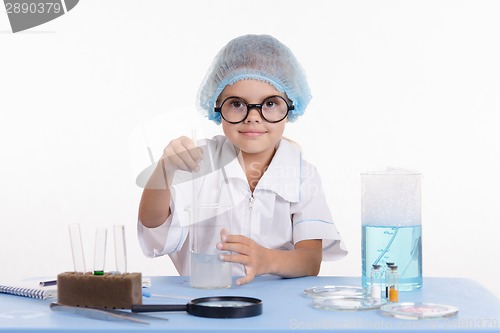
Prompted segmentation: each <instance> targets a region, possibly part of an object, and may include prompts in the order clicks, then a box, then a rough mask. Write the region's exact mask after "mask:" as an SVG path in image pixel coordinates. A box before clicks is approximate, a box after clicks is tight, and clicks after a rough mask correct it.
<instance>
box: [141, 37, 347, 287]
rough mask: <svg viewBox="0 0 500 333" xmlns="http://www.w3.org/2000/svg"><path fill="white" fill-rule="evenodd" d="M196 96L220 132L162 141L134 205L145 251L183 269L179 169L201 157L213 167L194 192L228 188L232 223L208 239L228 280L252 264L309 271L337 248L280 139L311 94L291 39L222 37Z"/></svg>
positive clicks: (311, 176)
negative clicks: (229, 273) (199, 143)
mask: <svg viewBox="0 0 500 333" xmlns="http://www.w3.org/2000/svg"><path fill="white" fill-rule="evenodd" d="M198 97H199V104H200V108H201V110H202V111H203V112H204V114H205V115H207V116H208V118H209V119H210V120H212V121H214V122H216V123H218V124H221V123H222V129H223V131H224V134H225V135H224V136H216V137H214V138H213V139H211V140H207V141H206V147H207V149H206V150H203V149H201V148H198V147H196V146H195V143H194V142H193V141H192V140H190V139H189V138H187V137H180V138H178V139H175V140H173V141H171V142H170V143H169V144H168V146H167V147H166V148H165V149H164V153H163V156H162V158H161V163H158V166H157V167H156V169H155V172H154V173H153V175H152V176H151V178H150V179H149V181H148V184H147V185H146V187H145V189H144V192H143V195H142V198H141V202H140V207H139V222H138V235H139V242H140V244H141V247H142V249H143V251H144V253H145V254H146V255H147V256H150V257H155V256H160V255H164V254H169V256H170V257H171V259H172V261H173V262H174V265H175V267H176V268H177V270H178V272H179V273H180V274H181V275H189V273H190V272H189V253H188V252H189V246H188V245H187V243H188V242H187V241H186V238H187V230H188V228H186V226H185V223H183V221H185V220H186V219H187V218H188V216H186V212H185V207H187V206H188V205H189V204H190V203H191V201H192V200H193V199H192V187H191V185H189V182H183V179H184V178H183V177H184V176H183V175H185V174H186V172H189V174H191V172H197V171H200V169H202V168H205V166H206V164H207V161H208V160H210V164H211V165H214V164H215V165H216V166H217V167H216V169H217V170H210V171H212V172H210V173H208V174H207V175H206V176H204V177H203V181H202V182H201V183H202V188H201V190H200V195H202V196H203V195H204V197H205V198H213V197H214V196H216V195H219V196H220V193H221V192H222V189H223V187H224V186H226V187H227V188H228V192H229V193H230V194H229V196H230V199H231V203H232V206H233V207H232V209H233V226H234V227H233V226H232V227H231V230H230V232H231V233H230V234H227V233H223V234H221V241H220V243H218V244H217V248H218V249H219V250H223V251H228V252H230V253H231V254H225V255H223V256H221V258H220V259H221V260H223V261H226V262H231V263H235V264H240V265H233V275H237V276H243V277H242V278H240V279H238V280H237V281H236V284H244V283H248V282H250V281H252V280H253V279H254V277H255V276H257V275H261V274H275V275H278V276H282V277H288V278H291V277H300V276H307V275H317V274H318V273H319V269H320V265H321V261H322V260H334V259H338V258H341V257H343V256H345V255H346V254H347V251H346V249H345V246H344V244H343V241H342V239H341V237H340V234H339V233H338V231H337V228H336V227H335V224H334V223H333V221H332V217H331V214H330V211H329V209H328V205H327V203H326V200H325V196H324V194H323V191H322V188H321V183H320V178H319V175H318V173H317V171H316V168H314V167H313V166H312V165H311V164H309V163H307V162H306V161H304V160H303V159H302V157H301V153H300V150H299V149H298V148H297V147H296V146H295V145H294V144H292V143H291V142H290V141H289V140H286V139H283V131H284V129H285V126H286V123H287V122H288V121H295V120H296V118H297V117H299V116H301V115H302V114H303V113H304V110H305V108H306V106H307V104H308V103H309V101H310V98H311V97H310V92H309V87H308V84H307V82H306V79H305V75H304V73H303V70H302V68H301V66H300V64H299V63H298V62H297V60H296V59H295V57H294V55H293V54H292V52H291V51H290V49H289V48H288V47H286V46H285V45H283V44H282V43H281V42H279V41H278V40H276V39H275V38H273V37H271V36H268V35H246V36H241V37H238V38H236V39H234V40H232V41H230V42H229V43H228V44H227V45H226V46H225V47H224V48H223V49H222V50H221V51H220V52H219V53H218V55H217V56H216V58H215V59H214V61H213V63H212V66H211V68H210V69H209V71H208V74H207V76H206V77H205V79H204V82H203V83H202V85H201V89H200V92H199V96H198ZM207 155H210V156H207ZM228 161H229V163H227V162H228ZM222 166H223V167H222ZM205 173H206V172H205ZM248 224H249V225H250V228H249V231H248V230H246V229H245V225H248Z"/></svg>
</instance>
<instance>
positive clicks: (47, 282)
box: [40, 280, 57, 287]
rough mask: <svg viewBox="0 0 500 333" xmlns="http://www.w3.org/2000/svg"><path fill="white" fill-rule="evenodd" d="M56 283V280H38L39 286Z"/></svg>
mask: <svg viewBox="0 0 500 333" xmlns="http://www.w3.org/2000/svg"><path fill="white" fill-rule="evenodd" d="M56 284H57V280H50V281H42V282H40V287H46V286H55V285H56Z"/></svg>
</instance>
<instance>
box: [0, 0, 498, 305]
mask: <svg viewBox="0 0 500 333" xmlns="http://www.w3.org/2000/svg"><path fill="white" fill-rule="evenodd" d="M499 17H500V2H498V1H478V0H470V1H460V0H453V1H440V0H437V1H435V0H433V1H371V0H370V1H332V0H328V1H305V0H300V1H299V0H296V1H290V0H287V1H278V0H275V1H272V0H271V1H270V0H266V1H261V0H251V1H201V0H200V1H192V0H188V1H159V0H156V1H152V0H148V1H131V0H106V1H102V0H82V1H80V3H79V4H78V6H76V7H75V8H74V9H73V10H72V11H70V12H69V13H68V14H66V15H64V16H63V17H60V18H59V19H56V20H54V21H52V22H49V23H47V24H45V25H42V26H39V27H36V28H34V29H31V30H29V31H26V32H23V33H17V34H12V32H10V26H9V22H8V19H7V15H6V14H5V13H4V12H3V10H2V13H0V142H1V149H0V154H1V155H0V156H1V157H0V158H1V159H0V161H1V169H0V170H1V173H0V221H1V222H0V223H1V228H0V274H1V276H0V279H4V278H7V277H9V278H12V277H14V278H25V277H33V276H55V275H56V274H57V273H59V272H63V271H69V270H72V269H73V264H72V258H71V250H70V243H69V236H68V230H67V226H68V224H71V223H80V225H81V228H82V233H83V240H84V246H85V254H86V261H87V266H88V268H90V269H91V264H92V262H93V259H92V253H93V249H92V247H93V243H94V240H93V237H94V235H93V233H94V231H95V227H96V226H97V225H104V226H109V227H111V226H113V225H114V224H125V225H126V230H127V251H128V265H129V270H130V271H141V272H143V274H145V275H173V274H175V269H174V268H173V266H172V265H171V263H170V260H169V259H168V258H167V257H161V258H157V259H147V258H145V257H144V256H143V255H142V252H141V250H140V248H139V246H138V242H137V238H136V229H135V228H136V216H137V206H138V202H139V198H140V194H141V189H140V188H139V187H138V186H136V184H135V177H136V176H137V174H138V173H139V172H140V171H141V170H142V169H144V168H145V167H147V166H148V163H150V162H149V157H148V154H147V150H146V146H147V145H149V146H150V147H151V149H152V151H153V154H154V156H155V159H157V158H158V157H159V156H160V154H161V151H162V149H163V147H164V146H165V145H166V144H167V143H168V142H169V141H170V140H171V139H173V138H175V137H177V136H179V135H180V134H185V135H188V136H189V135H191V129H193V128H196V129H197V131H198V134H197V135H198V136H199V137H202V136H203V135H211V134H213V133H217V132H218V131H219V128H218V127H215V126H211V125H210V124H209V123H208V121H207V120H205V119H203V118H202V117H201V116H199V115H198V114H197V113H196V110H195V107H194V103H195V97H196V94H197V90H198V86H199V84H200V82H201V80H202V78H203V77H204V75H205V72H206V70H207V68H208V66H209V64H210V62H211V60H212V59H213V57H214V56H215V54H216V52H217V51H218V50H219V49H220V48H221V47H222V46H223V45H224V44H226V43H227V42H228V41H229V40H230V39H232V38H234V37H236V36H239V35H242V34H247V33H267V34H271V35H274V36H275V37H277V38H278V39H280V40H281V41H282V42H284V43H285V44H287V45H288V46H289V47H290V48H291V49H292V50H293V51H294V52H295V54H296V56H297V57H298V58H299V60H300V61H301V63H302V65H303V66H304V68H305V70H306V72H307V75H308V78H309V81H310V85H311V88H312V92H313V95H314V97H313V101H312V103H311V105H310V106H309V108H308V110H307V112H306V114H305V115H304V116H303V117H302V118H300V119H299V120H298V121H297V122H295V123H292V124H289V125H287V126H288V129H287V133H286V134H287V136H288V137H290V138H292V139H293V140H295V141H297V142H299V143H300V144H301V146H302V148H303V151H304V155H305V157H306V159H308V160H309V161H310V162H312V163H313V164H315V165H316V166H317V167H318V168H319V170H320V172H321V175H322V178H323V181H324V187H325V191H326V193H327V196H328V201H329V203H330V205H331V208H332V212H333V214H334V217H335V220H336V222H337V225H338V227H339V229H340V230H341V232H342V234H343V237H344V238H345V241H346V242H347V244H348V247H349V249H350V253H349V255H348V256H347V257H346V258H345V259H343V260H341V261H337V262H325V263H324V264H323V267H322V274H325V275H350V276H359V275H360V271H361V268H360V266H361V258H360V252H361V249H360V248H361V246H360V240H361V228H360V177H359V173H360V172H363V171H366V170H370V169H373V168H378V167H383V166H396V167H405V168H410V169H414V170H417V171H420V172H421V173H422V174H423V180H422V188H423V189H422V196H423V203H422V204H423V219H422V223H423V248H424V253H423V256H424V257H423V262H424V275H425V276H447V277H467V278H472V279H475V280H477V281H479V282H480V283H482V284H483V285H485V286H487V287H488V288H489V289H490V290H492V291H494V292H495V293H496V294H497V295H499V296H500V287H499V284H498V281H499V280H498V278H499V275H500V268H499V267H500V245H499V244H500V242H499V237H498V231H499V227H498V223H499V222H500V211H499V209H498V207H499V201H500V196H499V194H498V193H499V192H498V189H499V188H500V176H499V170H500V154H499V153H500V152H499V146H498V143H499V141H500V140H499V139H500V131H499V130H498V127H499V116H498V112H499V111H500V94H499V91H500V61H499V59H500V43H499V35H500V20H499V19H498V18H499ZM108 244H109V245H110V246H109V251H108V260H107V263H108V266H107V269H108V270H113V269H114V260H113V257H112V255H113V251H112V245H113V242H112V241H111V237H110V238H109V243H108Z"/></svg>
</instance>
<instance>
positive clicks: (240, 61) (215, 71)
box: [198, 35, 311, 124]
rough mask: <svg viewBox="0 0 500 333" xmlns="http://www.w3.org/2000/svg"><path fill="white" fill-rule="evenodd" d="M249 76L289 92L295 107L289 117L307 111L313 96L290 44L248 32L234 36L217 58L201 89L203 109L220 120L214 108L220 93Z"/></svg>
mask: <svg viewBox="0 0 500 333" xmlns="http://www.w3.org/2000/svg"><path fill="white" fill-rule="evenodd" d="M248 79H253V80H260V81H264V82H267V83H269V84H271V85H272V86H273V87H274V88H276V90H278V91H279V92H281V93H284V94H286V95H287V96H288V98H289V99H290V100H291V101H292V102H293V105H294V107H295V108H294V110H292V111H290V113H289V114H288V119H289V121H295V120H296V119H297V117H299V116H301V115H303V114H304V111H305V109H306V107H307V104H309V101H310V100H311V92H310V89H309V85H308V83H307V80H306V76H305V73H304V70H303V69H302V66H301V65H300V64H299V62H298V61H297V59H296V58H295V56H294V55H293V53H292V51H291V50H290V49H289V48H288V47H287V46H285V45H284V44H282V43H281V42H280V41H278V40H277V39H276V38H274V37H272V36H269V35H245V36H241V37H237V38H235V39H233V40H231V41H230V42H229V43H228V44H227V45H226V46H224V47H223V48H222V50H220V51H219V53H218V54H217V55H216V57H215V58H214V60H213V62H212V65H211V66H210V68H209V70H208V73H207V75H206V76H205V79H204V80H203V82H202V84H201V87H200V90H199V92H198V101H199V107H200V109H201V110H200V111H201V112H202V113H203V114H204V115H205V116H208V119H210V120H213V121H214V122H215V123H217V124H220V123H221V116H220V113H218V112H214V106H215V103H216V101H217V98H218V97H219V95H220V93H221V92H222V90H224V88H225V87H226V86H227V85H232V84H234V83H235V82H238V81H241V80H248Z"/></svg>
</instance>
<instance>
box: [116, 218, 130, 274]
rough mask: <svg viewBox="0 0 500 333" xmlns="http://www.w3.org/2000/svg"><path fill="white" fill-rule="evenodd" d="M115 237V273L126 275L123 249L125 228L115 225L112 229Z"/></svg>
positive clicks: (125, 259)
mask: <svg viewBox="0 0 500 333" xmlns="http://www.w3.org/2000/svg"><path fill="white" fill-rule="evenodd" d="M113 232H114V236H115V261H116V271H117V273H121V274H124V273H127V250H126V247H125V226H124V225H115V226H114V227H113Z"/></svg>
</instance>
